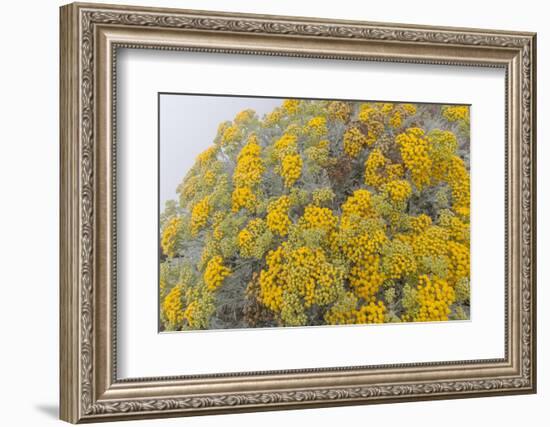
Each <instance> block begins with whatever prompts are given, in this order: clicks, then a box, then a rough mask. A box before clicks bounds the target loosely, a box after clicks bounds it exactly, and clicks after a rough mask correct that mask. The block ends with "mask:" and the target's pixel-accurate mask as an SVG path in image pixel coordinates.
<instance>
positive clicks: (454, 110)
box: [441, 105, 470, 122]
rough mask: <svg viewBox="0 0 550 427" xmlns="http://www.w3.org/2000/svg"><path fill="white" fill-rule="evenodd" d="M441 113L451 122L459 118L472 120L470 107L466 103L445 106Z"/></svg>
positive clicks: (467, 120) (466, 120)
mask: <svg viewBox="0 0 550 427" xmlns="http://www.w3.org/2000/svg"><path fill="white" fill-rule="evenodd" d="M441 114H443V117H445V118H446V119H447V120H449V121H450V122H456V121H459V120H462V121H465V122H469V121H470V108H469V107H467V106H465V105H464V106H462V105H457V106H453V107H451V106H449V107H443V109H442V110H441Z"/></svg>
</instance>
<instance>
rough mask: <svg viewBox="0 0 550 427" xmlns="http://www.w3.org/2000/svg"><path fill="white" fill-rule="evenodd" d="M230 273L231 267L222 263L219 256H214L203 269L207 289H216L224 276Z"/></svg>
mask: <svg viewBox="0 0 550 427" xmlns="http://www.w3.org/2000/svg"><path fill="white" fill-rule="evenodd" d="M230 274H231V269H230V268H228V267H225V266H224V265H223V259H222V257H221V256H219V255H218V256H215V257H213V258H212V259H211V260H210V261H208V264H207V265H206V269H205V270H204V283H205V284H206V287H207V289H209V290H210V291H215V290H216V289H218V288H219V287H220V286H221V284H222V283H223V281H224V280H225V278H226V277H227V276H229V275H230Z"/></svg>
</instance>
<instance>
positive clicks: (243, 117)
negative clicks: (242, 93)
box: [235, 109, 256, 124]
mask: <svg viewBox="0 0 550 427" xmlns="http://www.w3.org/2000/svg"><path fill="white" fill-rule="evenodd" d="M254 114H256V113H255V111H254V110H251V109H248V110H243V111H241V112H240V113H238V114H237V115H236V116H235V123H238V124H245V123H248V122H249V121H250V120H252V119H253V118H254Z"/></svg>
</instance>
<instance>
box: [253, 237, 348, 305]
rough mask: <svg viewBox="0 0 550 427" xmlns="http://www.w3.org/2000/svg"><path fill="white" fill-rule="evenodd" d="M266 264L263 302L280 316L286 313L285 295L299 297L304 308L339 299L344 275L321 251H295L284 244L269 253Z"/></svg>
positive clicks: (261, 273) (261, 277)
mask: <svg viewBox="0 0 550 427" xmlns="http://www.w3.org/2000/svg"><path fill="white" fill-rule="evenodd" d="M266 264H267V267H266V269H264V270H262V271H261V272H260V298H261V300H262V303H263V304H264V305H265V306H266V307H268V308H269V309H270V310H272V311H274V312H276V313H277V312H281V311H282V310H284V309H285V307H284V306H283V305H284V302H285V298H284V296H285V294H293V295H295V296H296V297H299V298H300V300H301V301H303V302H302V305H303V307H304V308H308V307H311V306H312V305H313V304H317V305H327V304H329V303H331V302H332V301H333V300H334V298H335V297H336V293H335V291H336V290H337V289H336V288H337V287H336V283H337V282H339V281H341V273H340V272H339V271H338V269H337V268H336V267H334V265H332V264H331V263H330V262H328V261H327V259H326V256H325V254H324V252H323V251H322V250H320V249H312V248H309V247H299V248H297V249H292V248H291V247H290V246H289V245H288V244H287V243H283V245H281V246H279V247H278V248H277V249H275V250H273V251H270V252H269V254H268V255H267V257H266Z"/></svg>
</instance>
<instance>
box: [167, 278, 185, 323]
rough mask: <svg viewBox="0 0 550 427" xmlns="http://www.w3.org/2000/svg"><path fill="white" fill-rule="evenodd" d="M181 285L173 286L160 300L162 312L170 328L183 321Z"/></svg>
mask: <svg viewBox="0 0 550 427" xmlns="http://www.w3.org/2000/svg"><path fill="white" fill-rule="evenodd" d="M181 299H182V289H181V286H174V287H173V288H172V290H171V291H170V292H169V293H168V295H166V297H165V298H164V301H163V302H162V314H163V316H164V317H165V318H166V320H167V321H168V323H169V324H170V326H171V327H172V328H176V327H177V326H178V325H179V324H180V323H181V322H183V318H184V316H183V303H182V300H181Z"/></svg>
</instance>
